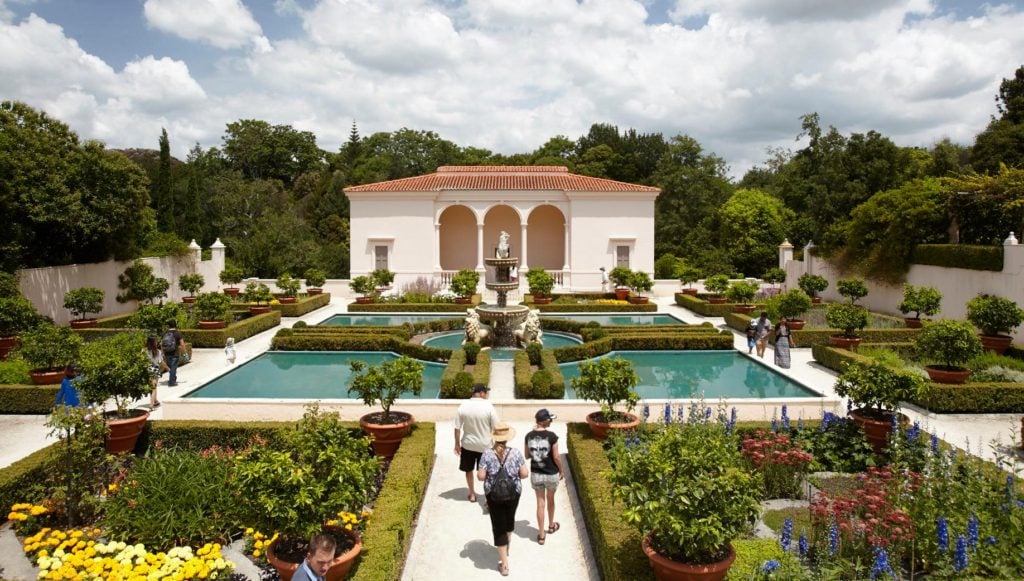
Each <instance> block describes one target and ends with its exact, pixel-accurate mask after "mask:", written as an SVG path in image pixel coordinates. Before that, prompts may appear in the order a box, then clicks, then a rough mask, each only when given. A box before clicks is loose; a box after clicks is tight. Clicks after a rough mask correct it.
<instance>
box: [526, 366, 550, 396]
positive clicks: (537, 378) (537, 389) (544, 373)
mask: <svg viewBox="0 0 1024 581" xmlns="http://www.w3.org/2000/svg"><path fill="white" fill-rule="evenodd" d="M551 383H552V378H551V372H549V371H548V370H547V369H541V370H540V371H538V372H537V373H534V374H533V378H532V379H531V380H530V385H531V386H532V387H533V397H535V398H538V399H547V397H548V393H549V392H550V391H551Z"/></svg>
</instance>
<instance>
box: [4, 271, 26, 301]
mask: <svg viewBox="0 0 1024 581" xmlns="http://www.w3.org/2000/svg"><path fill="white" fill-rule="evenodd" d="M20 296H21V289H20V288H18V277H16V276H14V275H13V274H11V273H9V272H0V299H13V298H14V297H20Z"/></svg>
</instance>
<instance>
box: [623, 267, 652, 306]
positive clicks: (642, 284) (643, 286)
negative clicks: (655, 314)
mask: <svg viewBox="0 0 1024 581" xmlns="http://www.w3.org/2000/svg"><path fill="white" fill-rule="evenodd" d="M629 288H630V289H632V291H633V295H632V296H630V297H629V302H631V303H633V304H634V305H646V304H647V302H648V298H647V297H645V296H643V295H642V294H641V293H647V292H651V289H653V288H654V281H653V280H651V276H650V275H649V274H647V273H646V272H644V271H642V270H638V271H636V272H634V273H633V274H632V275H631V276H630V277H629Z"/></svg>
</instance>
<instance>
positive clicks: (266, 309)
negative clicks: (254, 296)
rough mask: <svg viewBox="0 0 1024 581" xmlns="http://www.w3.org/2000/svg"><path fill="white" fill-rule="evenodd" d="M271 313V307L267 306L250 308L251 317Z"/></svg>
mask: <svg viewBox="0 0 1024 581" xmlns="http://www.w3.org/2000/svg"><path fill="white" fill-rule="evenodd" d="M269 312H270V305H267V306H265V307H263V306H259V307H249V314H250V315H263V314H265V313H269Z"/></svg>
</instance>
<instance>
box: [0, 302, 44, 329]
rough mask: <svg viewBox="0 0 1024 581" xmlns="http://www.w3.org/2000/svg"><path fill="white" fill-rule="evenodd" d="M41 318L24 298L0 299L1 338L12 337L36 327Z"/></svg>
mask: <svg viewBox="0 0 1024 581" xmlns="http://www.w3.org/2000/svg"><path fill="white" fill-rule="evenodd" d="M39 320H40V316H39V313H38V312H36V308H35V306H33V305H32V303H31V302H29V300H28V299H26V298H24V297H20V296H19V297H13V298H0V337H11V336H14V335H17V334H19V333H22V332H24V331H28V330H29V329H31V328H32V327H34V326H36V324H37V323H38V322H39Z"/></svg>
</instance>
